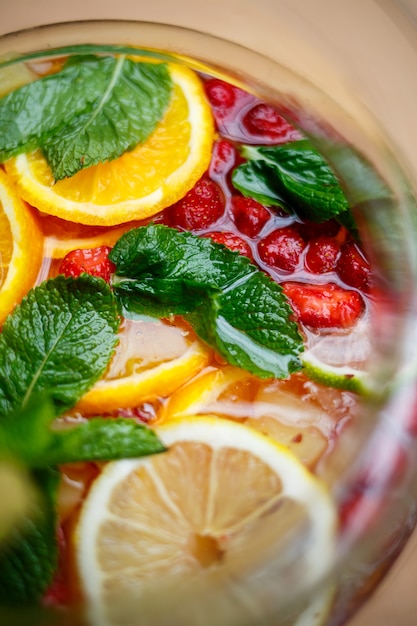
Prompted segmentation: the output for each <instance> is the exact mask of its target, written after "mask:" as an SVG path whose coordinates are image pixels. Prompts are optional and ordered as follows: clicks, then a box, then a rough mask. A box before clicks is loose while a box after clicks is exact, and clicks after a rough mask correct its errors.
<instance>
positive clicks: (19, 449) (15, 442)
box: [0, 392, 165, 468]
mask: <svg viewBox="0 0 417 626" xmlns="http://www.w3.org/2000/svg"><path fill="white" fill-rule="evenodd" d="M55 417H56V408H55V405H54V403H53V401H52V399H51V398H50V396H49V394H48V393H46V392H43V393H40V394H36V395H34V396H32V397H31V398H30V400H29V401H28V403H27V404H26V406H25V407H23V408H20V409H18V410H17V411H14V412H13V413H11V414H9V415H8V416H7V417H5V418H3V420H2V421H0V458H11V459H13V460H14V461H16V460H17V461H19V462H21V463H23V464H25V465H26V466H27V467H30V468H43V467H48V466H55V465H63V464H65V463H78V462H80V461H112V460H114V459H122V458H127V457H140V456H145V455H147V454H156V453H157V452H163V451H164V450H165V447H164V446H163V445H162V443H161V442H160V441H159V439H158V437H157V436H156V434H155V432H154V431H153V430H151V429H149V428H147V427H146V426H144V425H143V424H138V423H137V422H135V421H134V420H132V419H127V418H126V419H125V418H118V419H116V420H115V419H110V418H101V417H95V418H91V419H89V420H88V421H86V422H83V423H82V424H78V425H77V426H74V425H66V426H65V427H64V426H60V427H59V428H58V427H57V425H56V424H55V426H53V422H54V420H55ZM51 426H52V427H51Z"/></svg>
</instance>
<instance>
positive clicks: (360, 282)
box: [336, 240, 371, 293]
mask: <svg viewBox="0 0 417 626" xmlns="http://www.w3.org/2000/svg"><path fill="white" fill-rule="evenodd" d="M336 271H337V274H338V276H339V278H341V279H342V280H343V282H344V283H346V285H349V286H350V287H356V289H359V290H360V291H363V292H364V293H369V291H370V289H371V268H370V265H369V263H368V261H367V260H366V259H365V257H364V256H363V254H362V252H361V250H360V249H359V247H358V246H357V245H356V244H355V242H354V241H351V240H350V241H347V242H346V243H344V244H343V246H342V248H341V251H340V258H339V260H338V262H337V267H336Z"/></svg>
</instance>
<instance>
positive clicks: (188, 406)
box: [161, 367, 341, 468]
mask: <svg viewBox="0 0 417 626" xmlns="http://www.w3.org/2000/svg"><path fill="white" fill-rule="evenodd" d="M326 391H329V393H335V394H338V392H337V391H333V390H326ZM337 402H338V404H339V405H341V401H340V398H337ZM333 412H335V410H334V409H333ZM209 413H215V414H216V415H221V416H222V417H227V418H229V419H233V420H238V421H239V422H241V423H244V424H246V425H247V426H251V427H252V428H254V429H255V430H257V431H259V432H261V433H263V434H265V435H268V436H269V437H271V438H272V439H274V440H275V441H277V442H279V443H280V444H282V445H284V446H285V447H287V448H288V449H289V450H291V452H292V453H293V454H294V455H295V456H297V458H298V459H299V460H300V461H301V462H302V463H303V464H304V465H306V466H307V467H309V468H313V467H314V466H315V465H316V464H317V462H318V461H319V459H320V458H321V456H322V455H323V454H324V453H325V451H326V450H327V447H328V440H329V438H330V437H331V435H332V431H333V429H334V426H335V421H334V419H333V418H331V417H330V415H329V414H328V413H327V411H326V410H325V409H324V408H323V407H322V406H321V405H320V403H319V402H317V400H316V398H315V397H313V395H312V394H311V393H310V390H309V389H307V388H304V387H303V381H302V379H296V378H295V377H293V378H292V379H291V380H289V381H280V380H276V381H267V382H264V381H261V380H260V379H259V378H256V377H255V376H252V375H251V374H249V373H248V372H245V371H244V370H242V369H239V368H236V367H224V368H222V369H214V368H210V369H207V370H205V371H204V372H202V374H200V375H199V376H197V377H196V378H195V379H193V380H192V381H190V382H189V383H187V384H185V385H183V386H182V387H180V388H179V389H178V390H177V391H176V392H175V393H174V394H173V395H172V396H171V397H170V398H169V399H168V402H167V403H166V405H165V408H164V411H163V413H162V415H161V419H162V420H165V421H170V420H173V419H178V418H181V417H184V416H187V415H193V414H196V415H206V414H209ZM318 425H319V426H320V427H318Z"/></svg>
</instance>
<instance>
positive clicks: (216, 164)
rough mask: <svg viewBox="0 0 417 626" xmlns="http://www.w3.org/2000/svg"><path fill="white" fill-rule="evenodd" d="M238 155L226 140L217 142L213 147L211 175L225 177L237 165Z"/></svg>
mask: <svg viewBox="0 0 417 626" xmlns="http://www.w3.org/2000/svg"><path fill="white" fill-rule="evenodd" d="M236 159H237V153H236V149H235V147H234V145H233V144H232V143H230V142H229V141H226V139H221V140H220V141H216V143H215V144H214V146H213V154H212V157H211V163H210V174H211V175H213V176H222V175H223V176H224V175H226V174H227V173H228V172H229V171H230V170H231V169H232V167H233V166H234V165H235V163H236Z"/></svg>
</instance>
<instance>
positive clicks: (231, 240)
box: [204, 232, 253, 259]
mask: <svg viewBox="0 0 417 626" xmlns="http://www.w3.org/2000/svg"><path fill="white" fill-rule="evenodd" d="M204 236H205V237H208V238H210V239H212V241H214V242H215V243H221V244H223V245H224V246H226V247H227V248H229V249H230V250H233V251H234V252H239V253H240V254H243V255H244V256H247V257H249V258H250V259H252V258H253V257H252V250H251V248H250V245H249V244H248V243H247V241H245V240H244V239H242V238H241V237H239V236H238V235H235V234H234V233H221V232H212V233H207V235H204Z"/></svg>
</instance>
